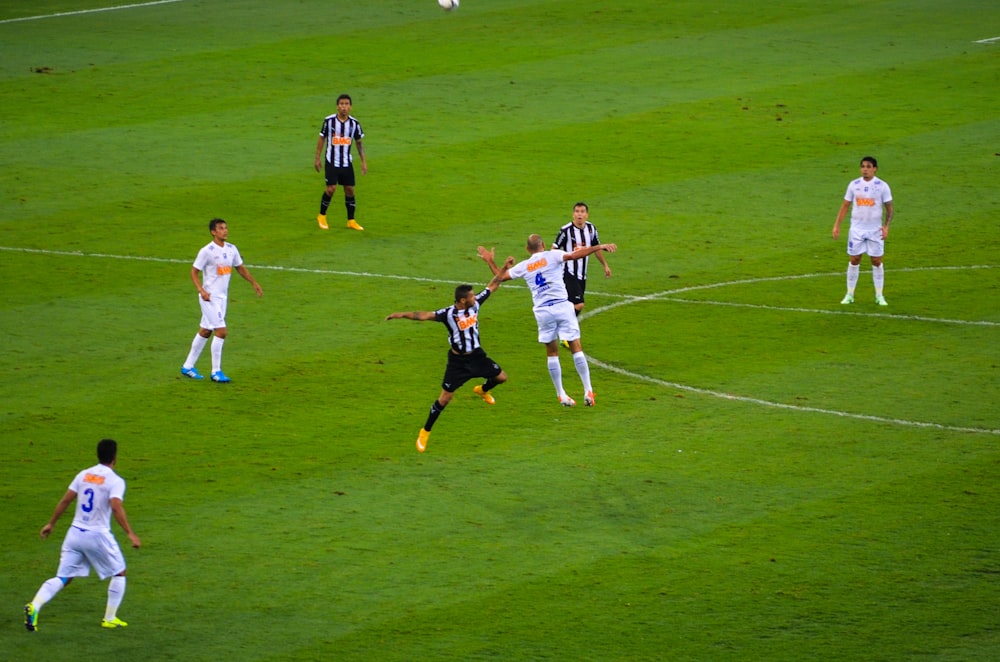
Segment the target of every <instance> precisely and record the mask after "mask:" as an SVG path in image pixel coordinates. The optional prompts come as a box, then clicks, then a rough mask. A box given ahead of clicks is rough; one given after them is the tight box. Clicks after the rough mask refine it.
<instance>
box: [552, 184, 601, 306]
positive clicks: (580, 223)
mask: <svg viewBox="0 0 1000 662" xmlns="http://www.w3.org/2000/svg"><path fill="white" fill-rule="evenodd" d="M589 219H590V207H588V206H587V203H586V202H578V203H576V204H575V205H573V221H572V222H571V223H567V224H566V225H564V226H562V227H561V228H559V234H557V235H556V240H555V241H554V242H553V243H552V248H558V249H560V250H563V251H566V252H567V253H570V252H572V251H575V250H576V249H577V248H581V247H583V246H596V245H597V244H599V243H601V240H600V239H599V238H598V236H597V228H596V227H595V226H594V224H593V223H591V222H590V220H589ZM594 257H596V258H597V261H598V262H600V263H601V266H602V267H604V277H605V278H611V267H610V266H609V265H608V261H607V260H606V259H605V257H604V253H603V252H597V253H595V254H594ZM589 262H590V257H585V258H583V259H581V260H570V261H569V262H564V263H563V264H564V265H565V270H564V271H563V281H564V282H565V283H566V293H567V295H568V296H569V300H570V303H572V304H573V308H574V309H575V310H576V316H577V317H579V316H580V312H581V311H582V310H583V306H584V300H583V297H584V294H585V293H586V291H587V267H588V266H590V265H589Z"/></svg>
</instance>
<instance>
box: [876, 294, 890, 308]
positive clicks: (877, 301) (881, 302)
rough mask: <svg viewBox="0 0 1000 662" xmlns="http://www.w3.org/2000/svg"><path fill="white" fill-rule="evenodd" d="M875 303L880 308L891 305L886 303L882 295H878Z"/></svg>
mask: <svg viewBox="0 0 1000 662" xmlns="http://www.w3.org/2000/svg"><path fill="white" fill-rule="evenodd" d="M875 303H877V304H878V305H880V306H888V305H889V302H888V301H886V300H885V297H884V296H882V295H881V294H880V295H878V296H877V297H875Z"/></svg>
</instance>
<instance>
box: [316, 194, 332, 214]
mask: <svg viewBox="0 0 1000 662" xmlns="http://www.w3.org/2000/svg"><path fill="white" fill-rule="evenodd" d="M331 200H333V196H332V195H327V194H326V193H324V194H323V199H322V200H320V201H319V213H320V214H322V215H323V216H326V210H327V209H329V208H330V201H331Z"/></svg>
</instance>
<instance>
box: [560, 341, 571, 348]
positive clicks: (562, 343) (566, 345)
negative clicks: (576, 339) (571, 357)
mask: <svg viewBox="0 0 1000 662" xmlns="http://www.w3.org/2000/svg"><path fill="white" fill-rule="evenodd" d="M559 344H560V345H562V346H563V347H565V348H566V349H569V341H568V340H560V341H559Z"/></svg>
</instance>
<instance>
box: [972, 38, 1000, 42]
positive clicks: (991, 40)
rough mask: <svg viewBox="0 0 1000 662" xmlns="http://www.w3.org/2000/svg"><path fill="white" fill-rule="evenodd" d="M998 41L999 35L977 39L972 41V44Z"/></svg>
mask: <svg viewBox="0 0 1000 662" xmlns="http://www.w3.org/2000/svg"><path fill="white" fill-rule="evenodd" d="M994 41H1000V37H990V38H989V39H977V40H976V41H974V42H972V43H974V44H989V43H990V42H994Z"/></svg>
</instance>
